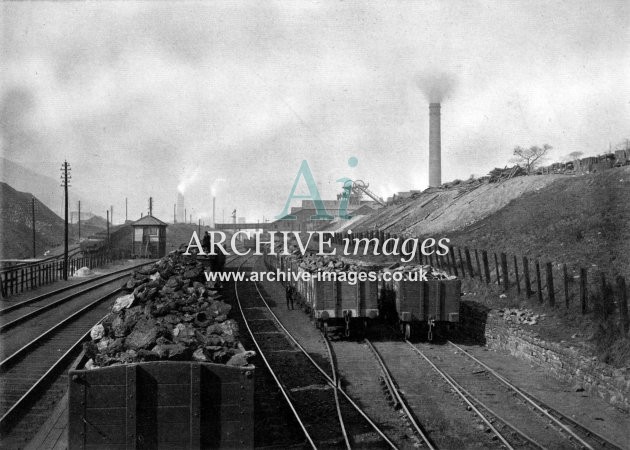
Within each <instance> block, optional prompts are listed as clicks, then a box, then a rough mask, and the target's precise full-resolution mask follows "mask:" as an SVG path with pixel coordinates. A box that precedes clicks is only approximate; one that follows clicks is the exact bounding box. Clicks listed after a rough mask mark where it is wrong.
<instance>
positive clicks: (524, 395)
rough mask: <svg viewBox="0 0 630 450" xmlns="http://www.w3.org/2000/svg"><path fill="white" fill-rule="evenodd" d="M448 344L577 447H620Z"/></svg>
mask: <svg viewBox="0 0 630 450" xmlns="http://www.w3.org/2000/svg"><path fill="white" fill-rule="evenodd" d="M448 345H449V346H450V347H451V348H454V349H456V350H457V354H458V355H461V356H464V357H466V358H468V359H469V360H471V361H473V362H474V364H476V365H477V366H478V367H481V368H483V370H485V371H487V373H488V374H490V375H491V376H492V377H493V378H494V379H496V380H498V381H499V382H500V383H502V384H503V385H504V386H505V387H507V388H508V389H509V390H510V391H511V392H513V393H514V395H515V396H517V397H518V398H519V399H520V400H521V401H522V402H523V403H525V404H526V405H528V406H529V407H530V408H532V409H534V410H536V411H537V412H538V413H539V414H540V415H541V416H542V417H544V418H545V419H546V420H547V421H548V422H551V423H553V424H555V427H556V428H558V429H560V430H562V431H563V433H565V434H566V435H567V436H569V438H570V440H571V441H572V442H573V443H574V444H575V445H576V446H577V447H580V448H586V449H620V447H618V446H617V445H616V444H614V443H613V442H611V441H610V440H608V439H606V438H605V437H603V436H601V435H600V434H598V433H596V432H595V431H593V430H591V429H589V428H588V427H586V426H585V425H583V424H581V423H579V422H578V421H576V420H575V419H573V418H571V417H569V416H567V415H566V414H563V413H562V412H560V411H558V410H556V409H554V408H552V407H550V406H548V405H547V404H545V403H544V402H543V401H542V400H540V399H538V398H537V397H536V396H534V395H533V394H531V393H529V392H526V391H525V390H523V389H522V388H520V387H518V386H516V385H515V384H514V383H512V382H511V381H509V380H508V379H507V378H506V377H504V376H503V375H501V374H500V373H499V372H497V371H496V370H494V369H493V368H491V367H490V366H488V365H487V364H485V363H484V362H483V361H481V360H479V359H478V358H476V357H475V356H473V355H471V354H470V353H468V352H467V351H466V350H464V349H463V348H461V347H460V346H458V345H457V344H455V343H453V342H451V341H448Z"/></svg>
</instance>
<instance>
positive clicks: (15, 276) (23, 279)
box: [0, 251, 130, 298]
mask: <svg viewBox="0 0 630 450" xmlns="http://www.w3.org/2000/svg"><path fill="white" fill-rule="evenodd" d="M129 257H130V255H129V252H128V251H127V252H124V251H101V252H98V253H93V254H89V255H85V256H79V255H77V256H73V257H70V258H69V259H68V276H72V274H73V273H74V272H75V271H76V270H77V269H80V268H81V267H88V268H89V269H94V268H96V267H101V266H103V265H105V264H107V263H110V262H113V261H115V260H118V259H123V258H129ZM63 269H64V261H63V258H61V259H54V260H47V261H44V262H41V263H35V264H29V265H24V266H18V267H15V268H7V269H3V270H1V271H0V291H1V293H2V297H4V298H6V297H9V296H11V295H16V294H20V293H22V292H24V291H27V290H29V289H33V288H36V287H38V286H44V285H46V284H50V283H54V282H55V281H58V280H62V279H63V272H64V270H63Z"/></svg>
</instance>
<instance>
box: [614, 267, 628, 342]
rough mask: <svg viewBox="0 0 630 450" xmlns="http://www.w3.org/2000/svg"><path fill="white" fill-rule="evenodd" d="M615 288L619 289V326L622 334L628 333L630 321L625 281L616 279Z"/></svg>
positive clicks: (621, 278) (622, 278)
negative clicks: (621, 328)
mask: <svg viewBox="0 0 630 450" xmlns="http://www.w3.org/2000/svg"><path fill="white" fill-rule="evenodd" d="M617 286H618V287H619V295H620V298H619V300H620V302H619V315H620V316H621V326H622V327H623V331H624V333H628V330H629V329H630V319H629V318H628V291H627V290H626V279H625V278H624V277H622V276H618V277H617Z"/></svg>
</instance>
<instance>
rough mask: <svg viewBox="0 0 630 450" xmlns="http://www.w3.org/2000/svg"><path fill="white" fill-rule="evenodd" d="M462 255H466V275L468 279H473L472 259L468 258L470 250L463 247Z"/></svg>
mask: <svg viewBox="0 0 630 450" xmlns="http://www.w3.org/2000/svg"><path fill="white" fill-rule="evenodd" d="M464 255H466V265H467V266H468V275H470V278H475V272H474V271H473V265H472V259H471V258H470V250H468V247H464Z"/></svg>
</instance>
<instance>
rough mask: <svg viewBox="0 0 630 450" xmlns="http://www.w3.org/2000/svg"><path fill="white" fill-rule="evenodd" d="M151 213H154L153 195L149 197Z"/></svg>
mask: <svg viewBox="0 0 630 450" xmlns="http://www.w3.org/2000/svg"><path fill="white" fill-rule="evenodd" d="M149 215H150V216H152V215H153V197H149Z"/></svg>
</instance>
